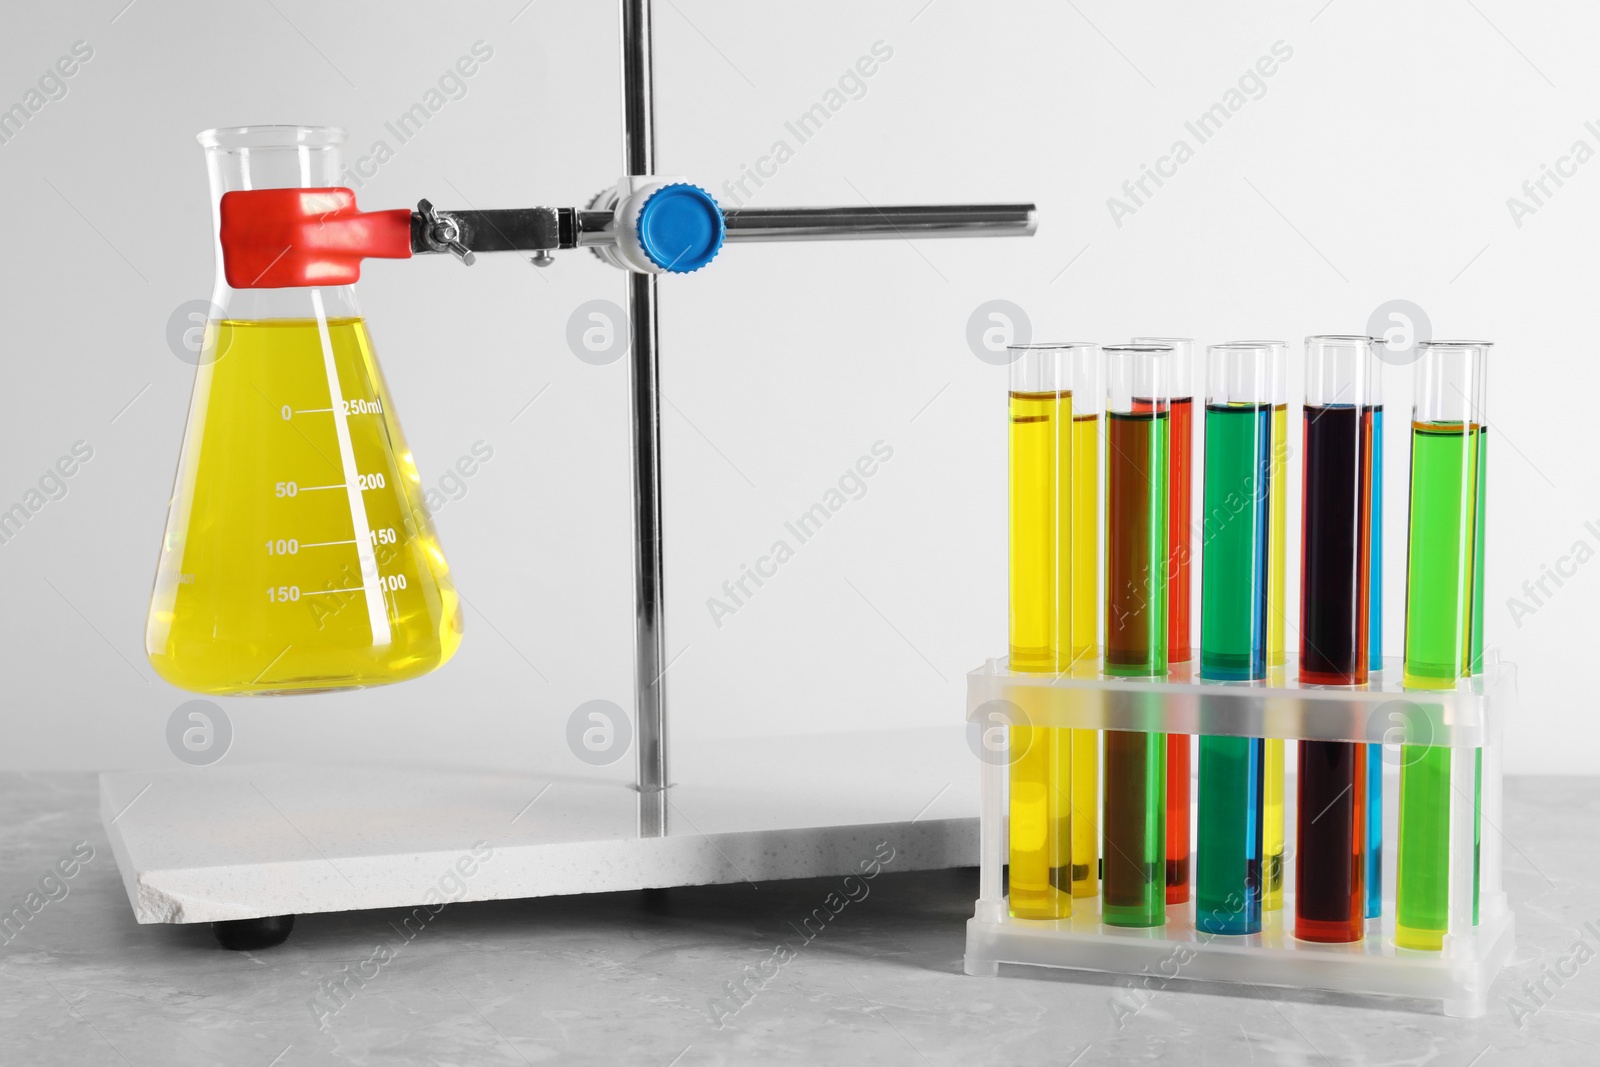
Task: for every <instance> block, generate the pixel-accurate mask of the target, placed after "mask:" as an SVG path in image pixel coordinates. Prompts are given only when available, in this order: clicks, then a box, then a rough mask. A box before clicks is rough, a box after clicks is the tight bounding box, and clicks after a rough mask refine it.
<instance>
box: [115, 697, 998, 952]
mask: <svg viewBox="0 0 1600 1067" xmlns="http://www.w3.org/2000/svg"><path fill="white" fill-rule="evenodd" d="M678 747H679V751H686V750H687V751H692V752H693V753H694V754H695V756H694V759H693V760H692V761H691V760H683V761H680V764H679V766H677V767H675V768H674V771H673V773H674V778H675V779H677V780H678V782H679V783H681V784H675V785H674V786H673V787H672V789H671V790H670V792H669V801H670V808H669V819H670V824H669V825H670V826H671V830H672V832H671V834H670V835H669V836H667V837H664V838H653V839H641V838H639V837H638V836H637V834H638V828H637V801H638V794H637V793H636V792H635V790H634V788H633V786H631V785H630V784H628V783H627V782H626V781H624V780H622V779H621V778H620V777H619V776H620V775H621V774H623V773H626V772H625V770H622V769H619V768H618V767H616V766H613V767H609V768H597V769H595V770H594V771H592V772H589V773H588V774H584V773H581V772H580V773H571V772H568V773H563V774H559V775H550V774H537V773H529V774H511V773H503V772H475V771H470V770H459V769H451V770H441V769H430V768H417V767H379V766H316V765H267V766H256V767H229V766H226V765H219V766H214V767H207V768H200V769H194V770H188V769H186V770H182V771H162V772H154V773H146V772H136V771H119V772H108V773H106V774H102V775H101V776H100V812H101V820H102V822H103V823H104V825H105V828H106V832H107V834H108V835H109V836H110V838H111V846H112V850H113V852H114V853H115V855H116V859H117V866H118V868H119V869H120V870H121V872H122V880H123V884H124V886H125V887H126V889H127V891H128V899H129V901H130V902H131V903H132V905H133V912H134V917H135V918H136V919H137V920H138V921H139V922H141V923H198V922H216V921H222V920H230V919H251V918H260V917H264V916H273V915H295V914H304V913H309V912H327V911H352V910H358V909H364V908H390V907H403V906H412V905H419V904H434V903H438V902H440V901H461V900H503V899H514V898H521V897H538V896H555V895H561V894H568V893H601V892H612V891H617V890H634V889H648V888H660V887H666V886H685V885H714V884H722V883H737V882H745V881H749V882H754V883H760V882H765V881H768V880H770V879H780V878H807V877H815V876H822V875H839V876H842V875H845V874H850V873H854V872H858V871H859V870H860V869H861V866H862V864H864V863H866V864H871V863H872V862H874V861H875V860H876V861H878V862H882V864H883V869H886V870H890V871H912V870H932V869H938V868H947V867H960V866H975V865H976V864H977V862H978V821H977V811H978V796H977V783H976V781H975V779H976V775H974V774H973V773H972V768H973V764H974V762H975V760H974V758H973V756H972V754H971V752H970V751H969V750H968V749H967V747H966V742H965V738H964V735H963V730H962V728H960V727H949V728H941V729H927V730H907V731H896V732H884V733H858V734H827V735H810V736H796V737H768V738H756V739H729V740H720V741H716V742H710V743H704V744H696V745H694V746H684V745H680V746H678ZM563 755H564V754H563ZM563 762H564V763H566V764H567V765H568V766H576V765H577V763H576V761H575V760H571V759H570V758H569V759H567V760H565V761H563ZM885 844H886V845H887V847H886V848H884V847H880V846H882V845H885ZM891 850H892V856H893V858H892V859H889V860H887V861H886V862H884V861H883V857H884V856H887V855H890V854H891Z"/></svg>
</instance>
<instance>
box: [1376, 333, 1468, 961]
mask: <svg viewBox="0 0 1600 1067" xmlns="http://www.w3.org/2000/svg"><path fill="white" fill-rule="evenodd" d="M1490 347H1491V345H1490V344H1489V343H1488V342H1486V341H1426V342H1423V344H1422V346H1421V349H1422V353H1421V357H1420V358H1419V359H1418V361H1417V379H1416V381H1417V385H1416V400H1415V407H1414V409H1413V414H1412V416H1411V509H1410V517H1409V519H1410V522H1409V525H1410V530H1409V534H1408V537H1407V544H1406V635H1405V661H1404V683H1405V685H1406V687H1407V688H1409V689H1425V690H1426V689H1433V690H1448V689H1454V688H1455V687H1456V684H1457V682H1458V680H1459V679H1461V678H1462V677H1464V676H1467V675H1470V674H1472V673H1474V672H1475V671H1477V670H1480V669H1481V665H1482V663H1481V661H1482V648H1483V632H1482V618H1483V615H1482V606H1481V605H1482V600H1483V529H1484V517H1485V511H1486V508H1485V506H1484V505H1485V501H1484V492H1485V490H1486V488H1487V466H1488V464H1487V434H1488V424H1487V422H1486V421H1485V419H1484V394H1485V391H1486V387H1487V383H1488V357H1489V349H1490ZM1450 791H1451V788H1450V750H1449V749H1448V748H1442V747H1430V746H1427V745H1403V746H1401V749H1400V840H1399V842H1398V848H1399V863H1398V874H1397V876H1396V885H1395V944H1396V945H1398V946H1400V947H1402V948H1410V949H1423V950H1432V951H1437V950H1439V949H1440V948H1442V947H1443V945H1444V933H1445V929H1446V926H1447V920H1448V917H1449V884H1450V840H1449V834H1450ZM1474 836H1475V837H1476V836H1477V833H1476V831H1475V834H1474ZM1474 868H1476V863H1474ZM1476 918H1477V916H1476V894H1474V921H1476Z"/></svg>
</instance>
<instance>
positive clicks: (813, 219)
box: [724, 204, 1038, 244]
mask: <svg viewBox="0 0 1600 1067" xmlns="http://www.w3.org/2000/svg"><path fill="white" fill-rule="evenodd" d="M724 223H725V224H726V225H727V227H728V243H729V244H733V243H736V242H740V241H859V240H865V239H872V238H880V239H882V238H896V237H1031V236H1033V233H1034V231H1035V230H1036V229H1038V219H1037V215H1036V212H1035V210H1034V206H1033V205H1032V204H931V205H924V206H913V207H901V206H882V207H761V208H756V207H747V208H738V209H736V210H733V211H727V212H724Z"/></svg>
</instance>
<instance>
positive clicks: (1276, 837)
mask: <svg viewBox="0 0 1600 1067" xmlns="http://www.w3.org/2000/svg"><path fill="white" fill-rule="evenodd" d="M1234 343H1235V344H1242V345H1262V346H1264V347H1266V348H1268V349H1269V350H1270V351H1271V353H1272V357H1271V358H1272V382H1273V384H1272V475H1271V478H1270V479H1269V481H1270V491H1269V492H1268V494H1267V496H1268V500H1267V510H1268V513H1269V518H1268V527H1267V536H1268V539H1269V545H1268V551H1267V683H1268V684H1269V685H1272V686H1282V684H1283V682H1284V679H1283V677H1282V676H1283V673H1284V670H1285V664H1286V663H1287V660H1288V655H1287V651H1286V650H1287V647H1288V646H1287V642H1286V640H1285V631H1286V630H1287V629H1288V626H1287V622H1288V614H1287V607H1286V604H1285V599H1286V591H1287V589H1288V555H1289V549H1288V545H1289V534H1288V527H1289V367H1288V353H1289V344H1288V342H1287V341H1235V342H1234ZM1261 753H1262V763H1263V765H1264V770H1263V771H1262V775H1261V780H1262V787H1261V789H1262V810H1263V816H1262V833H1261V837H1262V843H1261V847H1262V851H1263V853H1264V856H1263V858H1262V867H1263V871H1262V876H1261V877H1262V881H1263V883H1264V888H1263V891H1262V910H1264V911H1277V910H1278V909H1279V908H1281V907H1283V840H1284V835H1283V768H1284V762H1283V760H1284V744H1283V739H1282V738H1281V737H1269V738H1266V739H1265V740H1263V741H1262V743H1261Z"/></svg>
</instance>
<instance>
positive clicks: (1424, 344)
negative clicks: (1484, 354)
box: [1417, 341, 1494, 348]
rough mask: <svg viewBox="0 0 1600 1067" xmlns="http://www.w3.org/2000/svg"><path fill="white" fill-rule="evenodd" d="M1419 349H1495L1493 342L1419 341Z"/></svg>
mask: <svg viewBox="0 0 1600 1067" xmlns="http://www.w3.org/2000/svg"><path fill="white" fill-rule="evenodd" d="M1417 347H1419V348H1493V347H1494V342H1493V341H1418V342H1417Z"/></svg>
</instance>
